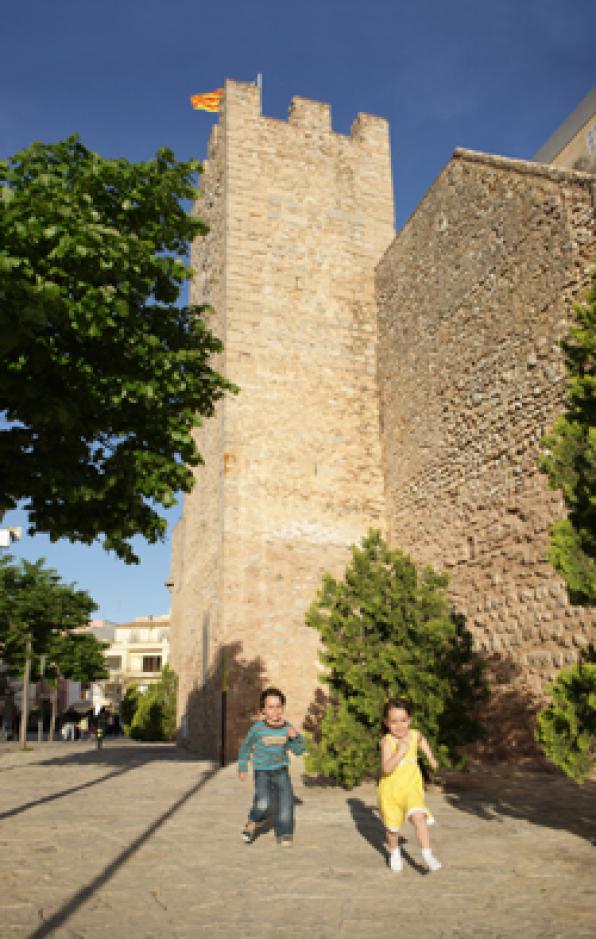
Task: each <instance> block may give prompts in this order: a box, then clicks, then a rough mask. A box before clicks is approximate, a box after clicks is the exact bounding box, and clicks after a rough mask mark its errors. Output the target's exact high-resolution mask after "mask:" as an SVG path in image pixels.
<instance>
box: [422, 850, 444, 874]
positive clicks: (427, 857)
mask: <svg viewBox="0 0 596 939" xmlns="http://www.w3.org/2000/svg"><path fill="white" fill-rule="evenodd" d="M422 860H423V861H424V863H425V864H426V866H427V867H428V869H429V871H440V870H441V868H442V866H443V865H442V864H441V862H440V861H437V859H436V857H435V856H434V854H433V853H432V851H431V850H430V848H423V849H422Z"/></svg>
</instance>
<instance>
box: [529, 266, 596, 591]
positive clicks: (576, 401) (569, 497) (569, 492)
mask: <svg viewBox="0 0 596 939" xmlns="http://www.w3.org/2000/svg"><path fill="white" fill-rule="evenodd" d="M575 316H576V319H575V323H574V325H573V326H572V327H571V330H570V334H569V337H568V338H567V339H566V340H564V341H562V342H561V347H562V348H563V350H564V352H565V365H566V370H567V407H566V410H565V412H564V413H563V414H562V415H561V416H560V417H559V418H558V419H557V420H556V422H555V424H554V426H553V428H552V431H551V432H550V434H548V435H547V436H546V437H545V438H544V440H543V445H544V447H545V448H546V452H545V454H543V456H542V457H541V460H540V465H541V468H542V469H543V470H544V472H545V473H547V475H548V478H549V483H550V486H551V487H552V488H553V489H560V490H561V491H562V493H563V497H564V499H565V505H566V507H567V512H568V514H567V518H565V519H561V520H559V521H557V522H555V524H554V525H553V526H552V528H551V542H550V547H549V552H548V557H549V560H550V561H551V563H552V564H553V566H554V567H555V568H556V569H557V570H558V571H559V573H560V574H561V576H562V577H563V578H564V580H565V583H566V584H567V589H568V592H569V598H570V600H571V602H572V603H575V604H580V605H582V606H593V605H594V603H595V602H596V329H595V326H596V270H594V271H593V272H592V285H591V289H590V292H589V294H588V302H587V304H583V305H581V304H580V305H577V306H576V307H575Z"/></svg>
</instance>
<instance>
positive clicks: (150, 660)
mask: <svg viewBox="0 0 596 939" xmlns="http://www.w3.org/2000/svg"><path fill="white" fill-rule="evenodd" d="M143 671H144V672H161V655H144V656H143Z"/></svg>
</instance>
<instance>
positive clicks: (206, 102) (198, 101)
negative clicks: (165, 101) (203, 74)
mask: <svg viewBox="0 0 596 939" xmlns="http://www.w3.org/2000/svg"><path fill="white" fill-rule="evenodd" d="M223 93H224V90H223V88H218V89H217V91H206V92H204V94H202V95H191V96H190V103H191V105H192V106H193V108H194V109H195V111H219V110H221V101H222V98H223Z"/></svg>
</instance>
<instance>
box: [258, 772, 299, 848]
mask: <svg viewBox="0 0 596 939" xmlns="http://www.w3.org/2000/svg"><path fill="white" fill-rule="evenodd" d="M274 792H275V794H276V796H277V807H276V812H275V819H274V822H273V826H274V830H275V834H276V836H277V837H278V838H283V837H284V835H292V834H293V833H294V792H293V790H292V781H291V779H290V774H289V773H288V768H287V766H282V767H281V768H280V769H256V770H255V797H254V800H253V804H252V809H251V810H250V814H249V816H248V817H249V819H250V821H251V822H262V821H264V820H265V818H266V817H267V815H268V813H269V809H270V808H271V803H272V801H273V793H274Z"/></svg>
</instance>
